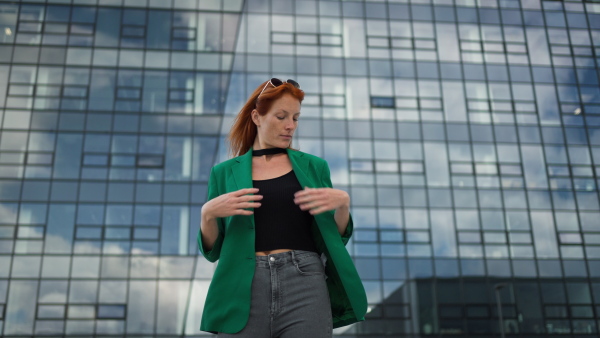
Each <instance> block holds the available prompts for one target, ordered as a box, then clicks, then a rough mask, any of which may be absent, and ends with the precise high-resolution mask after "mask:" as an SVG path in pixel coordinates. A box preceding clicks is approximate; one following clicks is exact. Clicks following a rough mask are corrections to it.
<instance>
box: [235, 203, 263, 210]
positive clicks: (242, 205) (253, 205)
mask: <svg viewBox="0 0 600 338" xmlns="http://www.w3.org/2000/svg"><path fill="white" fill-rule="evenodd" d="M260 206H261V204H260V203H240V204H239V205H238V206H237V207H238V208H240V209H246V208H259V207H260Z"/></svg>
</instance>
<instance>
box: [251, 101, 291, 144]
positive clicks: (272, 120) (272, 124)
mask: <svg viewBox="0 0 600 338" xmlns="http://www.w3.org/2000/svg"><path fill="white" fill-rule="evenodd" d="M299 117H300V102H299V101H298V99H296V98H295V97H293V96H292V95H289V94H285V95H283V96H282V97H280V98H279V99H277V100H276V101H274V102H273V104H272V105H271V109H269V111H267V113H266V114H265V115H263V116H261V115H260V114H259V113H258V111H256V110H253V111H252V121H253V122H254V124H256V128H257V131H258V133H257V136H256V139H255V140H254V149H265V148H287V147H289V146H290V145H291V142H292V136H293V135H294V132H295V131H296V128H297V127H298V118H299Z"/></svg>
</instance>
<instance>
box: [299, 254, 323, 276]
mask: <svg viewBox="0 0 600 338" xmlns="http://www.w3.org/2000/svg"><path fill="white" fill-rule="evenodd" d="M294 265H295V266H296V270H297V271H298V273H299V274H301V275H303V276H316V275H320V276H323V275H325V271H324V270H323V264H322V263H321V260H320V259H319V258H318V257H317V256H307V257H301V258H297V259H296V261H295V262H294Z"/></svg>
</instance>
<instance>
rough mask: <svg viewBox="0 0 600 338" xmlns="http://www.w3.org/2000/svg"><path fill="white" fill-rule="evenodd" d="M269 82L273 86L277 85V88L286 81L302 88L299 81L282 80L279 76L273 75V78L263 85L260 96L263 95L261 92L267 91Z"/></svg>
mask: <svg viewBox="0 0 600 338" xmlns="http://www.w3.org/2000/svg"><path fill="white" fill-rule="evenodd" d="M269 83H270V84H271V85H272V86H273V87H275V88H277V87H279V86H281V85H282V84H284V83H289V84H291V85H292V86H294V87H296V88H298V89H300V84H299V83H298V82H296V81H294V80H292V79H288V80H287V81H281V80H279V79H278V78H276V77H273V78H271V79H270V80H269V81H267V83H265V86H264V87H263V89H262V90H261V91H260V94H258V96H260V95H261V94H262V93H263V92H264V91H265V89H267V86H268V85H269Z"/></svg>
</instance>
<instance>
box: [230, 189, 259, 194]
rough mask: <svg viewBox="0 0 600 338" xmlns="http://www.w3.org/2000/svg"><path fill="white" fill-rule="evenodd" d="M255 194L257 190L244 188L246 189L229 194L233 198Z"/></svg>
mask: <svg viewBox="0 0 600 338" xmlns="http://www.w3.org/2000/svg"><path fill="white" fill-rule="evenodd" d="M257 192H258V188H246V189H240V190H237V191H234V192H232V193H231V194H232V195H234V196H243V195H247V194H256V193H257Z"/></svg>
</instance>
